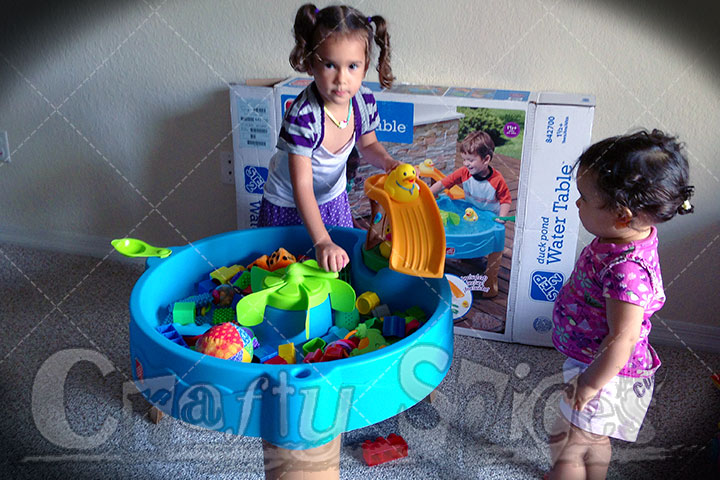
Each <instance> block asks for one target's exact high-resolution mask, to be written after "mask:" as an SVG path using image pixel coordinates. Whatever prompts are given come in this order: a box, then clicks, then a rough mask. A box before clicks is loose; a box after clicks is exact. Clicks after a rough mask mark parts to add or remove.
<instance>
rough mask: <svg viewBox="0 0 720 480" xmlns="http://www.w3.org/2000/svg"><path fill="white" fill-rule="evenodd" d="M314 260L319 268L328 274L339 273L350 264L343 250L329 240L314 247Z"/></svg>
mask: <svg viewBox="0 0 720 480" xmlns="http://www.w3.org/2000/svg"><path fill="white" fill-rule="evenodd" d="M315 258H317V262H318V265H320V268H322V269H323V270H325V271H328V272H339V271H340V270H342V269H343V268H344V267H345V265H347V264H348V263H349V262H350V257H348V254H347V253H346V252H345V250H343V249H342V248H341V247H340V246H338V245H336V244H334V243H333V242H332V241H331V240H327V241H324V242H320V243H318V244H317V245H315Z"/></svg>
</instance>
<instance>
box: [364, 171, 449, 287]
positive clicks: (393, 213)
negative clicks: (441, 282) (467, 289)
mask: <svg viewBox="0 0 720 480" xmlns="http://www.w3.org/2000/svg"><path fill="white" fill-rule="evenodd" d="M400 168H401V167H397V168H396V169H395V170H393V171H392V172H390V174H388V175H384V174H380V175H373V176H372V177H370V178H368V179H366V180H365V195H367V197H368V198H369V199H370V210H371V216H372V217H373V218H375V217H376V216H377V215H378V214H380V221H379V222H377V223H374V224H373V225H371V226H370V228H369V229H368V233H367V240H366V242H365V249H364V251H363V252H367V251H372V250H373V249H376V248H378V245H379V244H380V243H382V242H384V241H386V240H387V238H386V226H387V223H388V222H389V223H390V231H391V232H392V249H391V251H390V255H389V257H388V265H389V267H390V269H391V270H395V271H396V272H400V273H405V274H407V275H414V276H419V277H429V278H440V277H442V276H443V275H444V273H445V272H444V270H445V234H444V232H445V230H444V227H443V223H442V219H441V218H440V211H439V209H438V206H437V203H436V202H435V197H434V196H433V194H432V192H431V191H430V188H429V187H428V186H427V185H426V184H425V182H413V185H414V186H415V187H417V198H415V199H413V200H412V201H397V199H396V198H393V197H391V195H390V194H389V192H388V191H387V190H386V189H385V185H386V184H387V183H388V181H389V182H393V181H395V182H397V180H396V177H397V175H398V174H395V175H394V176H393V173H394V172H396V171H398V170H399V169H400ZM408 168H410V169H411V170H413V173H414V168H413V167H412V166H410V165H408ZM400 171H401V172H402V171H404V169H403V170H400ZM393 194H394V196H395V197H398V195H400V194H399V193H398V192H395V191H394V190H393ZM367 258H368V257H367V256H365V257H364V259H365V260H366V262H367V261H368V260H367ZM373 264H374V263H373ZM378 265H382V264H381V263H380V264H378ZM369 266H371V267H372V265H369Z"/></svg>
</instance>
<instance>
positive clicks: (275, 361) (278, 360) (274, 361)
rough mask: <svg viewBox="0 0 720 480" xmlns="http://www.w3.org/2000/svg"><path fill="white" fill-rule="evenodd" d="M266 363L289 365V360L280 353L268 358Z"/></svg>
mask: <svg viewBox="0 0 720 480" xmlns="http://www.w3.org/2000/svg"><path fill="white" fill-rule="evenodd" d="M265 363H270V364H273V365H287V361H286V360H285V359H284V358H282V357H281V356H280V355H275V356H274V357H272V358H271V359H269V360H266V361H265Z"/></svg>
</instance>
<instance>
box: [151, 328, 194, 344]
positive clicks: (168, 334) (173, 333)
mask: <svg viewBox="0 0 720 480" xmlns="http://www.w3.org/2000/svg"><path fill="white" fill-rule="evenodd" d="M155 328H156V329H157V331H158V332H160V333H161V334H162V336H163V337H165V338H167V339H168V340H170V341H171V342H173V343H177V344H178V345H180V346H181V347H185V348H190V347H189V346H188V344H187V343H185V340H183V338H182V336H180V334H179V333H178V331H177V329H176V328H175V326H174V325H173V324H172V323H169V324H166V325H158V326H157V327H155Z"/></svg>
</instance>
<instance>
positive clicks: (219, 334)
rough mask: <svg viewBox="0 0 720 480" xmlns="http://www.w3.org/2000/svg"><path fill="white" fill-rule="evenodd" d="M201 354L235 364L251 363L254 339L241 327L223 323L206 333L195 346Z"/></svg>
mask: <svg viewBox="0 0 720 480" xmlns="http://www.w3.org/2000/svg"><path fill="white" fill-rule="evenodd" d="M195 347H196V349H197V351H198V352H200V353H204V354H205V355H211V356H213V357H217V358H224V359H227V360H233V361H235V362H246V363H247V362H251V361H252V358H253V341H252V337H250V335H248V333H247V332H246V331H245V330H244V329H243V328H242V327H240V326H239V325H235V324H234V323H230V322H227V323H223V324H220V325H215V326H214V327H212V328H211V329H210V330H208V331H207V332H205V333H204V334H203V335H202V337H200V339H199V340H198V341H197V344H196V345H195Z"/></svg>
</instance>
